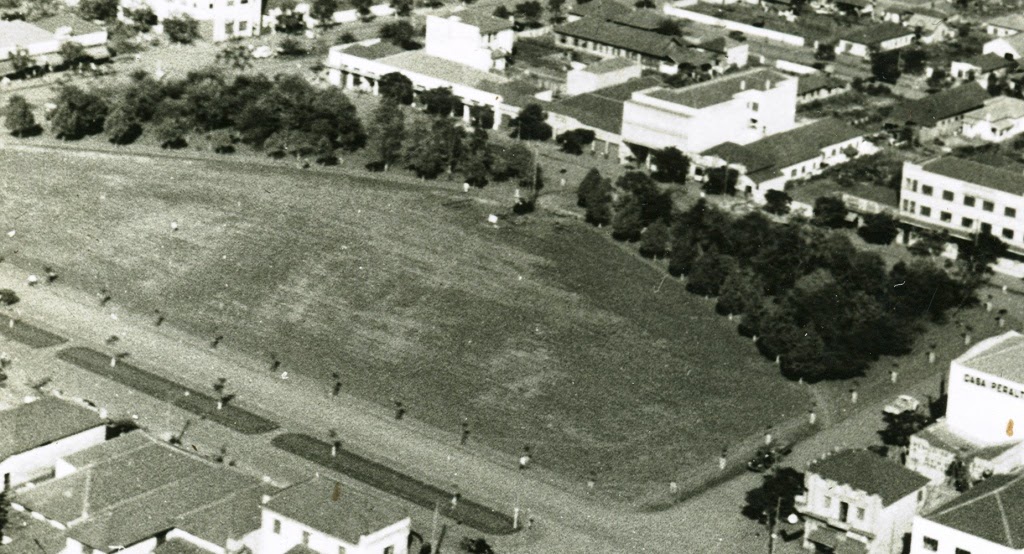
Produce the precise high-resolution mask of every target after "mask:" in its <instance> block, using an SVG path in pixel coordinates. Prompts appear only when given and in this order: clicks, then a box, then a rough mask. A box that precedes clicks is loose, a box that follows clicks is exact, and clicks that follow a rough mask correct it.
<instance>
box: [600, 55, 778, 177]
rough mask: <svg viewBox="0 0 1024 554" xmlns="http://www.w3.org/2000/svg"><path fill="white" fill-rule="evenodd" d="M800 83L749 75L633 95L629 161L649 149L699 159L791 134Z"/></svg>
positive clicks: (626, 111) (626, 135) (627, 121)
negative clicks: (722, 147)
mask: <svg viewBox="0 0 1024 554" xmlns="http://www.w3.org/2000/svg"><path fill="white" fill-rule="evenodd" d="M796 91H797V78H796V77H793V76H790V75H786V74H783V73H780V72H778V71H775V70H772V69H766V68H759V69H750V70H746V71H741V72H738V73H733V74H730V75H726V76H723V77H721V78H719V79H713V80H711V81H706V82H703V83H699V84H695V85H691V86H688V87H683V88H679V89H672V88H665V87H657V88H653V89H648V90H642V91H638V92H634V93H633V95H632V97H631V98H630V99H629V100H628V101H627V102H626V103H625V105H624V107H623V116H622V139H623V141H624V143H625V144H626V145H628V146H629V149H626V148H623V149H620V151H619V157H620V158H621V159H623V160H624V159H625V158H626V157H628V156H629V155H630V153H631V152H630V150H633V152H632V153H633V154H634V155H636V157H638V158H641V157H642V156H643V153H644V152H645V151H647V150H650V149H662V148H668V147H675V148H678V149H679V150H681V151H683V152H686V153H690V154H695V153H698V152H702V151H704V150H707V149H708V148H711V147H712V146H716V145H718V144H722V143H723V142H735V143H738V144H747V143H750V142H754V141H756V140H758V139H761V138H763V137H766V136H769V135H773V134H775V133H781V132H783V131H788V130H789V129H792V128H793V126H794V121H795V118H796Z"/></svg>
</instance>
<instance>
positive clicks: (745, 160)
mask: <svg viewBox="0 0 1024 554" xmlns="http://www.w3.org/2000/svg"><path fill="white" fill-rule="evenodd" d="M701 155H702V156H710V157H715V158H718V159H720V160H722V161H724V162H727V163H730V164H737V165H742V166H743V167H744V168H745V169H746V171H747V172H748V173H754V172H756V171H761V170H762V169H768V168H770V167H774V166H775V162H774V161H773V160H772V159H771V157H766V156H764V155H762V154H761V153H760V152H756V151H754V150H752V149H750V148H747V147H746V146H742V145H739V144H736V143H735V142H723V143H722V144H719V145H718V146H714V147H711V148H709V149H707V150H705V151H703V152H701Z"/></svg>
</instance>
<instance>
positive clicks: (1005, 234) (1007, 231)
mask: <svg viewBox="0 0 1024 554" xmlns="http://www.w3.org/2000/svg"><path fill="white" fill-rule="evenodd" d="M1003 238H1004V239H1010V240H1013V229H1003Z"/></svg>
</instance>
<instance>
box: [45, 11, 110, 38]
mask: <svg viewBox="0 0 1024 554" xmlns="http://www.w3.org/2000/svg"><path fill="white" fill-rule="evenodd" d="M33 25H35V26H36V27H39V28H40V29H43V30H45V31H48V32H50V33H53V34H56V33H57V30H58V29H63V28H68V29H71V36H79V35H88V34H92V33H98V32H100V31H102V30H103V27H101V26H99V25H97V24H95V23H93V22H92V21H86V20H84V19H82V18H80V17H78V16H76V15H74V14H70V13H59V14H57V15H54V16H51V17H46V18H43V19H40V20H39V21H36V22H34V23H33Z"/></svg>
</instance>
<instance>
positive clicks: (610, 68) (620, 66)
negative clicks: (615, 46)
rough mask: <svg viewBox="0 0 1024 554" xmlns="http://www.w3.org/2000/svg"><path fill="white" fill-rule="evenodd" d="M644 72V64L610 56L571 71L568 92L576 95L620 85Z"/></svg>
mask: <svg viewBox="0 0 1024 554" xmlns="http://www.w3.org/2000/svg"><path fill="white" fill-rule="evenodd" d="M642 72H643V66H641V65H640V64H639V63H637V62H635V61H633V60H628V59H626V58H608V59H606V60H601V61H599V62H594V63H592V64H590V65H588V66H586V67H583V68H580V69H573V70H572V71H569V73H568V75H567V77H566V81H567V85H566V94H568V95H569V96H575V95H577V94H583V93H585V92H592V91H595V90H597V89H601V88H606V87H610V86H614V85H620V84H622V83H625V82H626V81H629V80H631V79H637V78H639V77H640V75H641V73H642Z"/></svg>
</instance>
